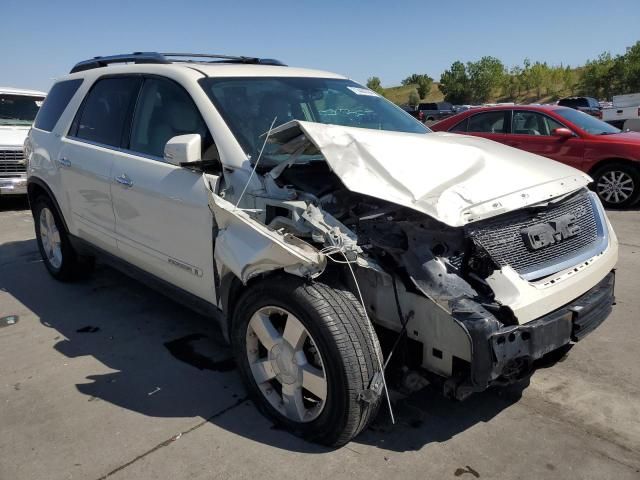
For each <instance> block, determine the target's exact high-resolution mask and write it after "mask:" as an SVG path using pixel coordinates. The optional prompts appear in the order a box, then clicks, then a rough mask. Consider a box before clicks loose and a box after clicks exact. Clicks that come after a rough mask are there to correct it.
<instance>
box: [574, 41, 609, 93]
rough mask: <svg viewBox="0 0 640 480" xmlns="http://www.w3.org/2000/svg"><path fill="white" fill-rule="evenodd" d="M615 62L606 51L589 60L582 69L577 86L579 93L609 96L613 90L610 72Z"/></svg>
mask: <svg viewBox="0 0 640 480" xmlns="http://www.w3.org/2000/svg"><path fill="white" fill-rule="evenodd" d="M615 62H616V60H615V59H614V58H613V57H612V56H611V54H610V53H608V52H605V53H602V54H600V56H598V58H596V59H595V60H589V61H588V62H587V63H586V64H585V66H584V68H583V69H582V76H581V78H580V86H579V88H580V91H581V93H582V94H584V95H589V96H592V97H597V98H602V97H609V96H610V94H611V93H612V90H613V88H612V87H613V85H612V80H613V79H612V76H611V73H612V69H613V67H614V64H615Z"/></svg>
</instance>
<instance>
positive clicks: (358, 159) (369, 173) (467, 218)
mask: <svg viewBox="0 0 640 480" xmlns="http://www.w3.org/2000/svg"><path fill="white" fill-rule="evenodd" d="M291 129H294V130H295V129H300V130H302V132H304V133H305V135H306V136H307V138H309V140H310V141H312V142H313V143H314V144H315V146H316V147H317V148H318V149H319V150H320V151H321V152H322V154H323V156H324V157H325V159H326V160H327V162H328V163H329V165H330V166H331V168H332V169H333V171H334V172H335V173H336V174H337V175H338V176H339V177H340V179H341V180H342V182H343V183H344V184H345V186H346V187H347V188H348V189H349V190H351V191H353V192H358V193H363V194H366V195H370V196H372V197H377V198H380V199H382V200H387V201H389V202H393V203H396V204H398V205H404V206H406V207H409V208H412V209H414V210H417V211H419V212H423V213H426V214H427V215H430V216H431V217H433V218H436V219H438V220H440V221H442V222H444V223H446V224H448V225H451V226H454V227H457V226H462V225H465V224H467V223H470V222H472V221H476V220H480V219H483V218H489V217H493V216H495V215H499V214H501V213H505V212H509V211H512V210H517V209H519V208H522V207H525V206H528V205H532V204H535V203H540V202H543V201H546V200H549V199H551V198H554V197H557V196H560V195H563V194H566V193H569V192H572V191H575V190H577V189H579V188H581V187H583V186H585V185H587V184H588V183H589V182H590V181H591V179H590V177H589V176H588V175H586V174H585V173H582V172H580V171H579V170H576V169H574V168H572V167H569V166H567V165H563V164H561V163H559V162H556V161H553V160H549V159H546V158H543V157H540V156H538V155H534V154H531V153H527V152H524V151H522V150H517V149H515V148H511V147H507V146H505V145H502V144H499V143H496V142H492V141H490V140H486V139H483V138H478V137H470V136H464V135H455V134H450V133H427V134H419V133H404V132H389V131H383V130H371V129H364V128H354V127H343V126H338V125H325V124H319V123H311V122H302V121H292V122H289V123H287V124H285V125H281V126H280V127H278V128H276V129H274V131H273V137H274V139H275V141H277V139H278V136H279V135H278V134H281V135H282V134H283V132H285V134H284V135H282V136H283V137H287V136H288V135H289V131H290V130H291Z"/></svg>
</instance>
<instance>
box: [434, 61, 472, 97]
mask: <svg viewBox="0 0 640 480" xmlns="http://www.w3.org/2000/svg"><path fill="white" fill-rule="evenodd" d="M440 90H441V91H442V93H443V94H444V99H445V100H446V101H447V102H451V103H455V104H462V103H469V102H470V101H471V90H470V88H469V76H468V75H467V69H466V67H465V66H464V63H462V62H459V61H456V62H453V63H452V64H451V67H450V68H449V70H445V71H444V72H443V73H442V75H441V76H440Z"/></svg>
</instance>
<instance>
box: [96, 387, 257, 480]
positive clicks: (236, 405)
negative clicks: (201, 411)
mask: <svg viewBox="0 0 640 480" xmlns="http://www.w3.org/2000/svg"><path fill="white" fill-rule="evenodd" d="M248 399H249V398H248V397H243V398H239V399H238V400H236V401H235V403H233V404H232V405H229V406H228V407H226V408H223V409H222V410H220V411H219V412H216V413H214V414H213V415H211V416H209V417H207V418H205V419H204V420H203V421H202V422H200V423H198V424H196V425H194V426H193V427H191V428H189V429H187V430H184V431H183V432H180V433H178V434H176V435H174V436H173V437H171V438H168V439H167V440H165V441H164V442H160V443H159V444H157V445H156V446H155V447H153V448H150V449H149V450H147V451H146V452H144V453H142V454H140V455H138V456H137V457H135V458H134V459H132V460H130V461H128V462H127V463H123V464H122V465H120V466H119V467H117V468H114V469H113V470H111V471H110V472H109V473H107V474H106V475H103V476H102V477H99V478H98V480H104V479H106V478H108V477H110V476H112V475H114V474H116V473H118V472H120V471H122V470H124V469H125V468H127V467H130V466H131V465H133V464H134V463H136V462H137V461H138V460H142V459H143V458H145V457H146V456H148V455H151V454H152V453H153V452H156V451H158V450H160V449H161V448H164V447H166V446H168V445H171V444H172V443H173V442H175V441H176V440H178V439H179V438H181V437H183V436H184V435H187V434H189V433H191V432H193V431H194V430H197V429H198V428H200V427H202V426H203V425H206V424H207V423H209V422H210V421H212V420H214V419H216V418H218V417H221V416H222V415H224V414H225V413H227V412H229V411H231V410H233V409H234V408H236V407H238V406H240V405H242V404H243V403H244V402H246V401H247V400H248Z"/></svg>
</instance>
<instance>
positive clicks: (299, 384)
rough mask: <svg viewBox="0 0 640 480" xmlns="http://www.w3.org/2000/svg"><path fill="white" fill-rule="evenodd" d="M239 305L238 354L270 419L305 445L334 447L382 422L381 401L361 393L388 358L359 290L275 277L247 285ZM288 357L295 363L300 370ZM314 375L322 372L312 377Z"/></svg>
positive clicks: (235, 322)
mask: <svg viewBox="0 0 640 480" xmlns="http://www.w3.org/2000/svg"><path fill="white" fill-rule="evenodd" d="M236 305H237V307H236V309H235V311H234V314H233V319H232V321H233V323H232V347H233V351H234V355H235V358H236V362H237V365H238V367H239V370H240V374H241V375H242V378H243V381H244V383H245V385H246V387H247V389H248V391H249V394H250V396H251V397H252V399H253V400H254V403H255V404H256V406H257V407H258V409H259V410H260V411H261V412H262V413H263V414H264V415H265V416H267V417H268V418H270V419H272V420H273V421H274V422H275V423H276V424H277V425H278V426H282V427H285V428H286V429H287V430H290V431H291V432H292V433H294V434H295V435H298V436H300V437H302V438H304V439H306V440H309V441H313V442H317V443H321V444H324V445H329V446H334V447H335V446H340V445H344V444H345V443H347V442H348V441H350V440H351V439H352V438H353V437H355V436H356V435H358V434H359V433H360V432H361V431H362V430H364V429H365V428H366V427H367V425H368V424H369V422H370V421H371V420H372V419H373V418H375V416H376V414H377V412H378V408H379V405H380V398H378V399H376V400H375V401H373V402H371V403H368V402H365V401H364V400H361V399H360V394H361V392H362V391H363V390H365V389H367V388H368V387H369V385H370V382H371V380H372V378H373V377H374V375H375V373H376V372H377V371H378V370H379V369H378V360H377V358H376V356H377V355H380V358H382V356H381V355H382V353H381V351H380V345H379V343H378V338H377V336H376V335H375V332H374V333H373V334H372V333H371V331H370V329H369V328H368V326H367V325H368V322H367V320H366V318H365V315H364V312H363V309H362V305H361V304H360V303H359V302H358V301H357V300H356V298H355V297H354V296H353V294H352V293H350V292H348V291H347V290H344V289H341V288H333V287H330V286H328V285H325V284H323V283H320V282H313V283H307V282H305V281H303V280H302V279H300V278H297V277H292V276H282V277H276V278H274V277H271V278H269V279H266V280H263V281H261V282H260V283H258V284H254V285H252V286H251V287H250V288H248V289H247V290H246V291H245V292H244V293H243V294H242V295H241V297H240V298H239V300H238V302H237V303H236ZM265 319H266V320H267V321H266V322H265ZM265 325H266V328H265ZM269 325H270V326H271V327H274V328H273V329H271V328H269ZM300 325H301V326H302V327H303V329H304V330H305V332H303V333H302V334H300V331H301V329H300ZM289 327H291V328H290V329H289ZM288 329H289V330H288ZM292 332H293V333H292ZM305 335H306V336H305ZM265 337H266V341H264V340H265ZM256 347H257V348H256ZM294 351H295V354H294V353H292V352H294ZM287 358H291V359H294V358H295V365H294V366H293V367H292V366H291V364H292V363H293V362H288V363H287V361H285V360H283V359H287ZM307 370H308V371H309V372H315V373H313V374H311V373H310V374H309V375H308V377H307V376H306V373H307ZM318 372H320V373H322V376H321V375H319V374H318ZM320 377H322V378H324V381H325V384H324V385H325V389H324V390H322V388H321V382H320V380H319V378H320ZM307 378H309V379H310V380H309V381H307ZM311 379H315V381H314V382H311ZM307 387H309V388H310V389H311V390H308V389H307ZM296 389H297V391H299V392H300V394H299V395H298V396H297V397H296V394H295V391H296ZM292 390H293V391H294V393H293V394H292ZM323 393H324V399H323ZM285 397H286V398H285ZM287 399H289V400H287ZM291 399H294V400H293V401H292V400H291ZM296 407H298V408H296Z"/></svg>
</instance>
